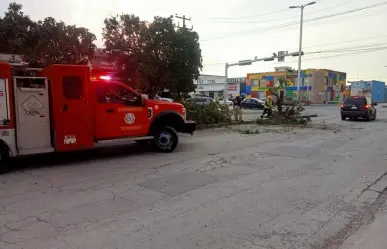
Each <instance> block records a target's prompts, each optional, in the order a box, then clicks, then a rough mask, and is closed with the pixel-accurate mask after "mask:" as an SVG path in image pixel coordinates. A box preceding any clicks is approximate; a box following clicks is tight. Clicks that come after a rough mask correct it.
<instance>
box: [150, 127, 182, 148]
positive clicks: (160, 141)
mask: <svg viewBox="0 0 387 249" xmlns="http://www.w3.org/2000/svg"><path fill="white" fill-rule="evenodd" d="M178 143H179V137H178V135H177V132H176V130H175V129H173V128H172V127H170V126H164V127H161V128H160V129H158V131H157V132H156V134H155V136H154V141H153V145H154V146H155V148H156V149H157V150H158V151H160V152H165V153H169V152H172V151H174V150H175V148H176V146H177V144H178Z"/></svg>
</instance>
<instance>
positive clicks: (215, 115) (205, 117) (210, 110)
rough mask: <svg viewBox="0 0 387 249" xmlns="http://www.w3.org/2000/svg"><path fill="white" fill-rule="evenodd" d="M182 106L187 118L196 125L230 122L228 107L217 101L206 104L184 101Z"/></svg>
mask: <svg viewBox="0 0 387 249" xmlns="http://www.w3.org/2000/svg"><path fill="white" fill-rule="evenodd" d="M184 106H185V108H186V111H187V119H188V120H193V121H195V122H196V124H198V125H206V124H219V123H231V111H230V110H229V107H228V106H225V105H223V104H220V103H219V102H213V103H211V104H209V105H208V106H199V105H197V104H189V103H185V104H184Z"/></svg>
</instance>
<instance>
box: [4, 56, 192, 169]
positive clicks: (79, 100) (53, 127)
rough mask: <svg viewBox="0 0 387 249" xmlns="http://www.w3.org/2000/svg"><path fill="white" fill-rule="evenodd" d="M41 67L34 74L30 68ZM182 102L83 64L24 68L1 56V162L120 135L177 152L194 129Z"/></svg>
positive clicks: (94, 143) (93, 143)
mask: <svg viewBox="0 0 387 249" xmlns="http://www.w3.org/2000/svg"><path fill="white" fill-rule="evenodd" d="M31 71H36V72H35V76H26V75H31V74H27V73H26V72H31ZM194 131H195V123H194V122H192V121H187V120H186V112H185V108H184V107H183V105H181V104H179V103H171V102H163V101H156V100H149V99H146V98H144V97H143V96H142V95H141V94H139V93H137V92H136V91H134V90H133V89H132V88H130V87H128V86H127V85H125V84H123V83H121V82H117V81H114V80H111V79H110V78H109V77H108V76H104V75H99V76H98V77H95V76H93V77H92V75H91V72H90V67H88V66H84V65H51V66H49V67H47V68H43V69H40V70H36V69H27V68H25V69H20V68H15V67H13V66H11V65H10V64H9V63H1V62H0V133H1V134H0V159H1V160H0V164H1V162H4V160H6V159H8V158H9V157H15V156H20V155H32V154H42V153H50V152H62V151H74V150H82V149H89V148H94V147H96V146H100V145H101V144H103V143H104V142H106V141H111V140H117V139H128V140H135V141H137V142H141V143H152V144H153V145H154V146H155V147H156V148H157V149H158V150H159V151H162V152H172V151H173V150H174V149H175V148H176V146H177V144H178V135H177V133H179V132H180V133H189V134H191V135H192V134H193V132H194Z"/></svg>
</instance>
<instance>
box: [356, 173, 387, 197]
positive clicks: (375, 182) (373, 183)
mask: <svg viewBox="0 0 387 249" xmlns="http://www.w3.org/2000/svg"><path fill="white" fill-rule="evenodd" d="M386 175H387V171H386V172H384V174H382V175H381V176H380V177H378V179H376V180H375V181H374V182H372V183H371V184H369V185H367V187H365V188H364V189H363V190H362V191H361V193H360V195H362V194H363V193H364V192H365V191H367V190H370V191H374V192H377V193H381V192H380V191H375V190H372V189H371V187H372V186H374V185H376V184H377V183H378V182H380V181H381V180H382V179H383V177H385V176H386ZM386 187H387V186H386ZM360 195H359V196H360Z"/></svg>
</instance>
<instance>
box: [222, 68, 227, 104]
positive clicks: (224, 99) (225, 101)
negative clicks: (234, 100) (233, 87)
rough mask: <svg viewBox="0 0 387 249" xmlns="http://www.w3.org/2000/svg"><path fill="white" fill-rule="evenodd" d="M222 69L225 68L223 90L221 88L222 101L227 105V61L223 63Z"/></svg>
mask: <svg viewBox="0 0 387 249" xmlns="http://www.w3.org/2000/svg"><path fill="white" fill-rule="evenodd" d="M224 67H225V68H224V69H225V72H224V75H225V79H224V90H223V101H224V104H225V105H227V90H228V63H226V64H225V65H224Z"/></svg>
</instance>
